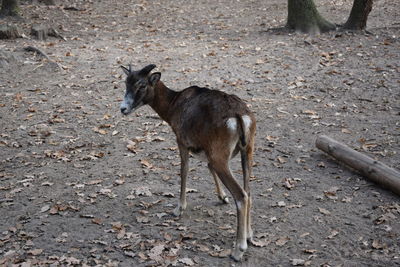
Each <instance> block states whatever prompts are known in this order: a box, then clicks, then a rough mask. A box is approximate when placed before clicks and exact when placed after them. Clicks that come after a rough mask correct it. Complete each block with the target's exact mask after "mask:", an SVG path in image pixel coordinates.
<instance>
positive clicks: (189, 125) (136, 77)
mask: <svg viewBox="0 0 400 267" xmlns="http://www.w3.org/2000/svg"><path fill="white" fill-rule="evenodd" d="M155 67H156V66H155V65H148V66H146V67H144V68H143V69H141V70H138V71H134V70H132V69H131V66H130V65H129V67H128V68H126V67H123V66H122V69H123V70H124V72H125V74H126V75H127V78H126V92H125V97H124V100H123V102H122V103H121V112H122V113H123V114H124V115H128V114H129V113H131V112H132V111H134V110H136V109H138V108H139V107H141V106H143V105H149V106H150V107H151V108H152V109H153V110H154V111H155V112H157V114H158V115H159V116H160V117H161V118H162V119H163V120H164V121H166V122H167V123H168V124H169V125H170V126H171V128H172V130H173V131H174V133H175V135H176V139H177V142H178V148H179V153H180V157H181V173H180V175H181V191H180V200H179V203H178V206H177V207H176V209H175V210H174V214H175V215H176V216H180V215H181V214H182V212H183V211H184V210H185V209H186V205H187V204H186V179H187V173H188V162H189V153H191V154H193V155H194V156H196V155H198V156H201V158H203V159H205V160H206V161H207V162H208V168H209V169H210V172H211V174H212V176H213V178H214V181H215V185H216V191H217V194H218V197H219V198H220V199H221V200H222V201H223V202H224V203H228V198H227V196H226V194H225V192H224V190H223V189H222V188H221V185H220V181H222V183H223V184H224V185H225V187H226V188H228V190H229V191H230V193H231V194H232V196H233V199H234V200H235V204H236V208H237V233H236V234H237V236H236V244H235V246H234V249H233V250H232V254H231V257H232V258H233V259H234V260H236V261H239V260H241V259H242V256H243V254H244V252H245V251H246V249H247V241H249V242H252V237H253V232H252V229H251V220H250V210H251V198H250V188H249V176H250V173H251V166H252V160H253V150H254V136H255V132H256V120H255V117H254V115H253V113H252V112H251V111H250V110H249V108H248V107H247V106H246V104H245V103H244V102H243V101H242V100H241V99H240V98H239V97H237V96H235V95H229V94H226V93H224V92H221V91H218V90H211V89H208V88H201V87H197V86H191V87H188V88H186V89H184V90H183V91H180V92H177V91H173V90H171V89H169V88H168V87H167V86H165V85H164V83H163V82H161V81H160V78H161V73H160V72H154V73H151V71H152V70H153V69H154V68H155ZM238 153H240V155H241V162H242V169H243V180H244V182H243V187H242V186H241V185H240V184H239V183H238V182H237V181H236V180H235V178H234V177H233V175H232V172H231V170H230V168H229V160H230V159H231V158H233V157H234V156H235V155H237V154H238Z"/></svg>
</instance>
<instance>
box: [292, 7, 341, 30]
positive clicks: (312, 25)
mask: <svg viewBox="0 0 400 267" xmlns="http://www.w3.org/2000/svg"><path fill="white" fill-rule="evenodd" d="M286 27H287V28H289V29H293V30H295V31H300V32H303V33H312V34H318V33H321V32H327V31H331V30H335V29H336V26H335V25H334V24H332V23H330V22H329V21H327V20H326V19H324V18H323V17H322V16H321V15H320V14H319V13H318V10H317V8H316V6H315V4H314V1H313V0H288V19H287V24H286Z"/></svg>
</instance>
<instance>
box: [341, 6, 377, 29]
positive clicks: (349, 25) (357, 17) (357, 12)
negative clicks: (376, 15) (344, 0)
mask: <svg viewBox="0 0 400 267" xmlns="http://www.w3.org/2000/svg"><path fill="white" fill-rule="evenodd" d="M372 3H373V0H354V2H353V7H352V9H351V12H350V16H349V18H348V19H347V22H346V23H345V24H344V25H343V29H348V30H356V31H357V30H365V28H366V27H367V19H368V15H369V13H370V12H371V10H372Z"/></svg>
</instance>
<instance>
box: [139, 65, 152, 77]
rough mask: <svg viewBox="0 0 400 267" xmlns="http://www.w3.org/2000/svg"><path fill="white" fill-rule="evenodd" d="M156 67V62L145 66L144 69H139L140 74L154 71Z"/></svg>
mask: <svg viewBox="0 0 400 267" xmlns="http://www.w3.org/2000/svg"><path fill="white" fill-rule="evenodd" d="M155 67H156V65H154V64H150V65H147V66H146V67H144V68H143V69H141V70H140V71H139V75H140V76H147V75H148V74H149V73H150V71H152V69H154V68H155Z"/></svg>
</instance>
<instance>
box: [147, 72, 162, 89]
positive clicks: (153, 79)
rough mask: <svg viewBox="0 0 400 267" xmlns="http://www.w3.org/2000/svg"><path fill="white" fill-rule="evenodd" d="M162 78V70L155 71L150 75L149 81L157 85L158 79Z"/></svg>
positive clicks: (152, 84)
mask: <svg viewBox="0 0 400 267" xmlns="http://www.w3.org/2000/svg"><path fill="white" fill-rule="evenodd" d="M160 78H161V73H160V72H154V73H152V74H151V75H150V77H149V83H150V84H151V86H155V85H156V84H157V83H158V81H159V80H160Z"/></svg>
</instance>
